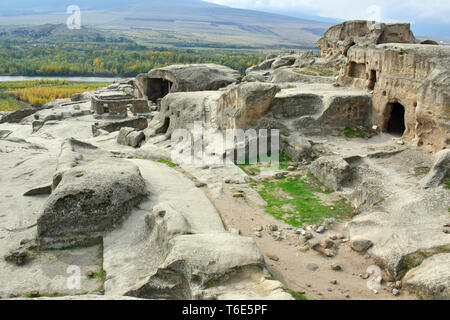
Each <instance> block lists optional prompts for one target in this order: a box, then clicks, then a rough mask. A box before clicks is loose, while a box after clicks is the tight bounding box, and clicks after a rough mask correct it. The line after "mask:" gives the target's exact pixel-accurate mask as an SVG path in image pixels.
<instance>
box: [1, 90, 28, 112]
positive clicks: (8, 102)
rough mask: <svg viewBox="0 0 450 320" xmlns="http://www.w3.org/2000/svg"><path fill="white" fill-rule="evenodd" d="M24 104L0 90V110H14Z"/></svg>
mask: <svg viewBox="0 0 450 320" xmlns="http://www.w3.org/2000/svg"><path fill="white" fill-rule="evenodd" d="M25 106H26V104H24V103H22V102H20V101H18V100H17V99H16V98H14V97H13V96H11V95H9V94H7V93H5V92H0V111H16V110H19V109H21V108H23V107H25Z"/></svg>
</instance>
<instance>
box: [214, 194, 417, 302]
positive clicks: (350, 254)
mask: <svg viewBox="0 0 450 320" xmlns="http://www.w3.org/2000/svg"><path fill="white" fill-rule="evenodd" d="M210 198H211V200H212V201H213V202H214V204H215V206H216V208H217V209H218V211H219V212H220V214H221V215H222V219H223V221H224V223H225V224H226V227H227V228H228V229H236V230H239V232H240V234H242V235H244V236H248V237H251V238H253V239H255V241H256V243H257V244H258V247H259V248H260V250H261V251H262V253H263V254H264V258H265V260H266V263H267V268H268V269H269V271H270V272H271V274H272V275H273V277H274V278H275V279H277V280H279V281H281V282H282V283H283V284H284V285H285V286H286V288H289V289H291V290H295V291H297V292H301V293H304V294H305V295H306V297H307V298H308V299H311V300H323V299H325V300H373V299H377V300H378V299H380V300H412V299H416V297H415V296H413V295H411V294H408V293H407V292H403V291H402V292H401V295H400V296H398V297H396V296H394V295H393V294H392V288H390V287H388V286H387V285H386V284H385V283H384V284H382V289H381V290H379V292H378V293H377V294H375V293H374V292H373V290H370V289H368V287H367V280H364V279H363V278H362V277H361V275H364V274H366V272H367V268H368V267H369V266H372V265H374V264H375V263H374V261H373V260H372V259H371V258H370V257H369V256H368V255H361V254H359V253H357V252H355V251H353V250H352V249H351V247H350V244H349V243H341V244H340V247H339V250H338V253H337V255H336V257H334V258H328V257H325V256H323V255H321V254H319V253H318V252H316V251H314V250H309V251H307V252H305V253H303V252H300V251H299V247H296V246H295V244H296V242H297V241H298V235H296V228H293V227H291V226H290V225H288V224H286V223H284V222H283V221H280V220H277V219H275V218H274V217H272V216H271V215H269V214H267V213H265V212H264V210H263V208H260V207H258V206H256V205H253V204H252V203H250V202H248V201H246V200H245V199H240V198H238V199H236V198H233V196H232V193H231V192H230V191H229V190H227V191H225V192H224V194H223V195H222V196H221V197H220V198H215V197H214V198H213V197H210ZM269 225H276V226H278V228H279V230H281V231H282V234H283V237H284V239H283V240H281V241H279V240H275V238H274V237H273V236H272V235H271V234H270V233H269V232H268V231H267V226H269ZM258 226H262V227H263V228H264V231H262V232H261V233H262V237H261V238H259V237H258V236H256V234H255V233H256V228H257V227H258ZM312 233H313V234H314V237H315V238H317V239H318V240H319V239H320V240H322V239H326V238H328V237H329V236H330V235H332V234H336V233H337V234H342V235H344V236H346V233H345V227H344V226H343V225H342V224H335V225H334V227H333V228H331V230H328V231H327V232H325V233H324V234H320V235H319V234H317V233H315V232H313V231H312ZM271 258H275V259H276V258H278V259H279V260H278V261H274V260H273V259H271ZM332 264H339V265H340V266H341V267H342V271H334V270H332V268H331V265H332ZM316 268H317V270H315V271H313V270H312V269H316ZM334 280H336V281H337V282H336V284H333V283H332V282H334Z"/></svg>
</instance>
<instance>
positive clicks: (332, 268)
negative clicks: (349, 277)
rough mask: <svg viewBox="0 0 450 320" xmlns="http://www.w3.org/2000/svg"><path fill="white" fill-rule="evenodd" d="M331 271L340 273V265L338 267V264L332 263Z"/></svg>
mask: <svg viewBox="0 0 450 320" xmlns="http://www.w3.org/2000/svg"><path fill="white" fill-rule="evenodd" d="M331 270H334V271H342V267H341V265H339V264H337V263H333V264H332V265H331Z"/></svg>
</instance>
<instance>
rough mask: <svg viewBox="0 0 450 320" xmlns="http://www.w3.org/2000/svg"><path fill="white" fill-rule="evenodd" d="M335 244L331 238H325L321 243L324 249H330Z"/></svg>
mask: <svg viewBox="0 0 450 320" xmlns="http://www.w3.org/2000/svg"><path fill="white" fill-rule="evenodd" d="M335 246H336V244H335V243H334V242H333V240H325V241H324V242H323V243H322V247H324V248H325V249H332V248H334V247H335Z"/></svg>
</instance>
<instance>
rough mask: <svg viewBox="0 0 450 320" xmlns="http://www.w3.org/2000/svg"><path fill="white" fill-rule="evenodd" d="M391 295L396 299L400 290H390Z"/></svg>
mask: <svg viewBox="0 0 450 320" xmlns="http://www.w3.org/2000/svg"><path fill="white" fill-rule="evenodd" d="M392 294H393V295H394V296H396V297H397V296H399V295H400V290H398V289H395V288H394V289H392Z"/></svg>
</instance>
